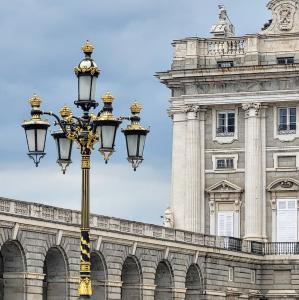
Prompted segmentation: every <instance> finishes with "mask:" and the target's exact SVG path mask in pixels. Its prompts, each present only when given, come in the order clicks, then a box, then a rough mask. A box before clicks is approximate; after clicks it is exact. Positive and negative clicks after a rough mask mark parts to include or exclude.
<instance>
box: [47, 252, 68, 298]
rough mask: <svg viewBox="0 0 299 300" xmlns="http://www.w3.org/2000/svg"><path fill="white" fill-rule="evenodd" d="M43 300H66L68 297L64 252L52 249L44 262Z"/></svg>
mask: <svg viewBox="0 0 299 300" xmlns="http://www.w3.org/2000/svg"><path fill="white" fill-rule="evenodd" d="M43 272H44V275H45V277H44V282H43V300H65V299H67V296H68V284H67V274H68V268H67V262H66V259H65V256H64V255H63V253H62V251H61V250H60V249H59V248H57V247H52V248H50V249H49V250H48V253H47V255H46V258H45V262H44V271H43Z"/></svg>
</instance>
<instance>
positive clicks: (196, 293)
mask: <svg viewBox="0 0 299 300" xmlns="http://www.w3.org/2000/svg"><path fill="white" fill-rule="evenodd" d="M202 294H203V283H202V277H201V273H200V270H199V268H198V266H197V265H195V264H192V265H191V266H190V267H189V269H188V271H187V275H186V297H185V299H186V300H198V299H202V298H201V295H202Z"/></svg>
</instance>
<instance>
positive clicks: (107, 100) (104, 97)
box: [102, 92, 114, 103]
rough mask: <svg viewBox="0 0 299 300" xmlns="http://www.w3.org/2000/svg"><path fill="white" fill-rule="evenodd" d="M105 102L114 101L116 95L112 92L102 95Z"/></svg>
mask: <svg viewBox="0 0 299 300" xmlns="http://www.w3.org/2000/svg"><path fill="white" fill-rule="evenodd" d="M102 99H103V102H104V103H112V102H113V100H114V97H113V96H112V94H111V93H110V92H107V93H106V94H105V95H103V97H102Z"/></svg>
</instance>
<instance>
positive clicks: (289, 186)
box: [267, 178, 299, 192]
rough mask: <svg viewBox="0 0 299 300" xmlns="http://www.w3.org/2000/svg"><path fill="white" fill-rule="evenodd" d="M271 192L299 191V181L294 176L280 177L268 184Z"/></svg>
mask: <svg viewBox="0 0 299 300" xmlns="http://www.w3.org/2000/svg"><path fill="white" fill-rule="evenodd" d="M267 190H268V191H269V192H276V191H299V181H298V180H296V179H293V178H279V179H276V180H274V181H273V182H272V183H271V184H269V185H268V187H267Z"/></svg>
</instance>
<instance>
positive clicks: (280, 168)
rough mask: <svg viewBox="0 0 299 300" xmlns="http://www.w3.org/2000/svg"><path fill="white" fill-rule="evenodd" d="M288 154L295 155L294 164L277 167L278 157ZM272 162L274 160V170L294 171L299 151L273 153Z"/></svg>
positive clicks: (297, 165)
mask: <svg viewBox="0 0 299 300" xmlns="http://www.w3.org/2000/svg"><path fill="white" fill-rule="evenodd" d="M288 156H294V157H296V165H295V166H294V167H293V168H292V167H289V168H287V167H286V168H284V167H279V165H278V159H279V158H280V157H288ZM273 162H274V170H275V171H282V170H283V171H290V170H291V171H294V170H295V171H296V170H298V169H299V152H277V153H273Z"/></svg>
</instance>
